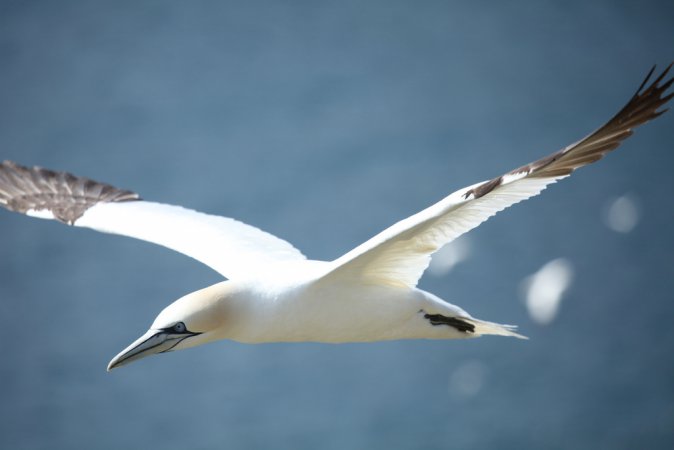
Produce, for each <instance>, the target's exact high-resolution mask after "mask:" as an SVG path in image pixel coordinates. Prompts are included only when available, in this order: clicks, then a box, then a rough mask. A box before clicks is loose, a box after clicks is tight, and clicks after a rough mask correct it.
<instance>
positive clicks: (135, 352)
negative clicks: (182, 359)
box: [108, 330, 199, 372]
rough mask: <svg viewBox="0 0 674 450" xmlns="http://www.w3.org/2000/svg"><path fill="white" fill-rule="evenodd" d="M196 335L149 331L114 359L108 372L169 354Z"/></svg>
mask: <svg viewBox="0 0 674 450" xmlns="http://www.w3.org/2000/svg"><path fill="white" fill-rule="evenodd" d="M196 334H199V333H190V332H186V333H175V332H171V331H170V330H149V331H148V332H147V333H145V334H144V335H142V336H141V337H140V338H138V339H137V340H136V341H135V342H134V343H133V344H131V345H129V346H128V347H127V348H125V349H124V350H122V351H121V352H120V353H119V354H118V355H117V356H115V357H114V358H112V361H110V363H109V364H108V372H110V371H111V370H112V369H116V368H117V367H121V366H124V365H126V364H129V363H130V362H132V361H135V360H137V359H141V358H145V357H146V356H150V355H154V354H156V353H164V352H169V351H171V350H172V349H173V348H174V347H175V346H176V345H178V344H179V343H180V341H182V340H183V339H186V338H188V337H190V336H194V335H196Z"/></svg>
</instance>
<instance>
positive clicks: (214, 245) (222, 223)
mask: <svg viewBox="0 0 674 450" xmlns="http://www.w3.org/2000/svg"><path fill="white" fill-rule="evenodd" d="M0 205H1V206H4V207H5V208H7V209H9V210H11V211H17V212H20V213H25V214H28V215H31V216H34V217H40V218H47V219H56V220H58V221H60V222H63V223H65V224H68V225H74V226H78V227H86V228H92V229H94V230H97V231H102V232H106V233H112V234H119V235H123V236H129V237H133V238H137V239H141V240H144V241H148V242H152V243H155V244H158V245H162V246H164V247H168V248H170V249H172V250H176V251H178V252H180V253H183V254H185V255H188V256H191V257H192V258H195V259H196V260H198V261H200V262H202V263H204V264H206V265H207V266H209V267H211V268H213V269H215V270H216V271H217V272H219V273H221V274H222V275H224V276H225V277H227V278H243V277H250V276H253V275H254V274H255V273H257V272H259V271H260V269H261V268H262V267H263V266H266V265H272V264H276V263H278V262H280V261H290V260H303V259H305V258H304V255H302V253H300V252H299V250H297V249H296V248H294V247H293V246H292V245H290V244H289V243H288V242H286V241H284V240H282V239H279V238H277V237H275V236H273V235H271V234H269V233H266V232H264V231H262V230H260V229H258V228H255V227H252V226H250V225H246V224H245V223H242V222H239V221H237V220H234V219H230V218H228V217H220V216H214V215H210V214H205V213H201V212H198V211H194V210H191V209H186V208H183V207H180V206H173V205H166V204H161V203H153V202H147V201H143V200H141V199H140V197H139V196H138V194H136V193H134V192H131V191H127V190H123V189H117V188H115V187H114V186H111V185H109V184H105V183H99V182H96V181H93V180H90V179H88V178H84V177H76V176H74V175H72V174H70V173H67V172H55V171H52V170H48V169H43V168H40V167H31V168H28V167H23V166H21V165H19V164H16V163H13V162H10V161H4V162H3V163H0Z"/></svg>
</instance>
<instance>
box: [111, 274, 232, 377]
mask: <svg viewBox="0 0 674 450" xmlns="http://www.w3.org/2000/svg"><path fill="white" fill-rule="evenodd" d="M229 283H230V282H227V281H225V282H222V283H218V284H215V285H213V286H210V287H207V288H205V289H201V290H199V291H196V292H192V293H191V294H188V295H186V296H184V297H181V298H179V299H178V300H176V301H175V302H173V303H171V304H170V305H169V306H167V307H166V308H165V309H164V310H163V311H162V312H160V313H159V315H158V316H157V318H156V319H155V320H154V322H153V323H152V326H150V329H149V330H148V331H147V333H145V334H144V335H143V336H141V337H140V338H138V339H137V340H136V341H135V342H133V343H132V344H131V345H129V346H128V347H127V348H125V349H124V350H122V351H121V352H120V353H119V354H118V355H117V356H115V357H114V358H112V361H110V363H109V364H108V371H110V370H112V369H116V368H117V367H121V366H124V365H126V364H129V363H130V362H133V361H136V360H138V359H141V358H145V357H146V356H150V355H154V354H157V353H165V352H171V351H174V350H181V349H183V348H189V347H194V346H195V345H200V344H205V343H206V342H210V341H213V340H216V339H220V338H222V336H221V331H222V329H223V327H224V326H225V317H227V314H225V311H224V310H225V308H226V303H227V302H226V301H224V300H226V299H227V297H228V295H229V292H230V290H231V289H229V286H228V285H229Z"/></svg>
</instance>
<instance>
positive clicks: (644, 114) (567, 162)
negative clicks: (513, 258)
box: [463, 63, 674, 199]
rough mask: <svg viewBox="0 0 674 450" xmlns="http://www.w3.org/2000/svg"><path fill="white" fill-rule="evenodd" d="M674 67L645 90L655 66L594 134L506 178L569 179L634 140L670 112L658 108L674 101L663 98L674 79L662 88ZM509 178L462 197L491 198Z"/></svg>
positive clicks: (478, 188) (471, 191)
mask: <svg viewBox="0 0 674 450" xmlns="http://www.w3.org/2000/svg"><path fill="white" fill-rule="evenodd" d="M673 64H674V63H672V64H670V65H669V66H667V68H665V70H664V71H663V72H662V73H661V74H660V76H658V78H657V79H656V80H655V81H653V82H652V83H651V84H650V85H649V86H648V87H646V84H647V83H648V80H649V79H650V78H651V76H652V75H653V72H654V71H655V66H653V68H652V69H651V70H650V72H648V75H646V78H645V79H644V81H643V82H642V83H641V86H639V89H637V91H636V93H635V94H634V95H633V96H632V98H631V99H630V101H629V102H627V104H626V105H625V106H624V107H623V108H622V109H621V110H620V111H619V112H618V113H617V114H616V115H615V116H613V117H612V118H611V120H609V121H608V122H606V123H605V124H604V125H603V126H602V127H601V128H599V129H598V130H597V131H595V132H594V133H592V134H590V135H589V136H587V137H585V138H583V139H582V140H580V141H578V142H576V143H574V144H571V145H569V146H568V147H566V148H563V149H562V150H559V151H558V152H556V153H553V154H552V155H548V156H546V157H544V158H541V159H539V160H538V161H534V162H532V163H529V164H526V165H524V166H522V167H519V168H517V169H515V170H513V171H511V172H509V173H508V174H506V175H516V174H524V176H525V177H532V178H556V177H562V176H566V175H569V174H571V172H573V171H574V170H576V169H577V168H579V167H582V166H585V165H587V164H590V163H593V162H595V161H598V160H600V159H601V158H603V157H604V156H605V155H606V154H607V153H609V152H610V151H612V150H615V149H616V148H617V147H618V146H619V145H620V143H621V142H622V141H623V140H624V139H626V138H628V137H629V136H631V135H632V133H633V129H634V128H636V127H638V126H639V125H643V124H644V123H646V122H648V121H650V120H652V119H655V118H656V117H658V116H659V115H661V114H663V113H664V112H666V111H668V108H667V109H663V110H662V111H658V108H660V107H661V106H662V105H664V104H665V103H667V102H668V101H669V100H670V99H671V98H672V97H674V94H669V95H666V96H663V95H664V93H665V91H667V89H669V87H670V86H671V85H672V82H673V81H674V78H669V79H668V80H666V81H664V82H663V83H662V84H660V82H662V81H663V80H664V78H665V76H666V75H667V72H669V69H671V67H672V65H673ZM506 175H504V176H500V177H497V178H493V179H491V180H489V181H486V182H484V183H482V184H480V185H478V186H476V187H474V188H472V189H469V190H467V191H466V192H465V193H464V194H463V197H464V198H466V199H467V198H469V197H471V196H472V197H473V198H480V197H482V196H484V195H486V194H488V193H489V192H491V191H493V190H494V189H496V188H497V187H499V186H500V185H501V184H502V183H503V179H504V177H505V176H506Z"/></svg>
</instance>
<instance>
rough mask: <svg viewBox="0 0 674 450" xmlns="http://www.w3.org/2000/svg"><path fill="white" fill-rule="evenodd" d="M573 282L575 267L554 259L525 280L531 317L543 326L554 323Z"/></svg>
mask: <svg viewBox="0 0 674 450" xmlns="http://www.w3.org/2000/svg"><path fill="white" fill-rule="evenodd" d="M572 281H573V266H572V265H571V263H570V262H569V261H567V260H566V259H564V258H558V259H553V260H552V261H550V262H549V263H547V264H545V265H544V266H543V267H541V268H540V269H539V270H538V272H536V273H534V274H533V275H530V276H528V277H527V278H525V279H524V280H523V281H522V291H523V294H524V301H525V304H526V307H527V311H528V312H529V317H531V319H532V320H533V321H534V322H536V323H539V324H541V325H547V324H549V323H550V322H552V320H553V319H554V318H555V316H556V315H557V312H558V311H559V304H560V303H561V301H562V297H563V296H564V293H565V292H566V290H567V289H568V288H569V286H571V282H572Z"/></svg>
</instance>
